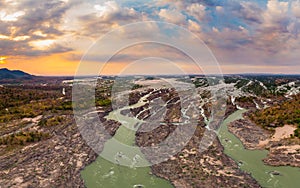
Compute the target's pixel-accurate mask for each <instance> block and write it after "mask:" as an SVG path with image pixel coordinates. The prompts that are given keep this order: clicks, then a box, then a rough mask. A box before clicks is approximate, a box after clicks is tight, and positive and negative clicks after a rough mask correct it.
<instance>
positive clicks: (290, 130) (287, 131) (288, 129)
mask: <svg viewBox="0 0 300 188" xmlns="http://www.w3.org/2000/svg"><path fill="white" fill-rule="evenodd" d="M294 130H296V127H294V126H293V125H284V126H283V127H277V128H276V129H275V133H274V135H273V136H272V137H271V138H269V139H266V140H262V141H259V144H258V146H259V147H263V146H266V145H267V144H268V143H269V142H270V141H279V140H282V139H284V138H290V137H291V134H294Z"/></svg>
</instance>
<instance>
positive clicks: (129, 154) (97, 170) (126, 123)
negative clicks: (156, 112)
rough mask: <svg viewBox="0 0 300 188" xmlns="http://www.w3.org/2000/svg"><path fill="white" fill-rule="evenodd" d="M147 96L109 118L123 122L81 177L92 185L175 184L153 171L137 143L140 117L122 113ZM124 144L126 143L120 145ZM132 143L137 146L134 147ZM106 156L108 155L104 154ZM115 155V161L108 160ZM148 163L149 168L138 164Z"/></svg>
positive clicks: (164, 187) (166, 187) (160, 187)
mask: <svg viewBox="0 0 300 188" xmlns="http://www.w3.org/2000/svg"><path fill="white" fill-rule="evenodd" d="M146 97H147V96H145V97H143V98H141V99H140V101H139V102H138V103H137V104H135V105H132V106H128V107H125V108H122V109H118V110H115V111H112V112H111V113H110V114H109V115H108V116H107V117H106V118H107V119H112V120H116V121H119V122H121V123H122V126H121V127H119V129H118V130H117V132H116V134H115V135H114V137H113V138H111V139H110V140H108V141H107V142H106V143H105V145H104V149H103V151H102V153H101V155H99V157H98V158H97V159H96V161H95V162H93V163H92V164H90V165H89V166H87V167H86V168H85V169H84V170H83V171H82V172H81V176H82V178H83V179H84V181H85V185H86V187H88V188H118V187H122V188H141V187H145V188H172V187H173V185H172V184H171V183H170V182H168V181H167V180H164V179H162V178H159V177H156V176H154V175H152V174H151V169H150V167H149V166H148V162H147V160H146V159H145V156H144V155H143V153H142V152H141V151H140V149H139V148H138V147H134V146H135V132H136V131H135V130H136V127H135V126H136V125H137V124H138V123H141V121H140V120H137V119H136V118H130V117H127V116H124V115H122V114H121V113H120V112H121V111H122V110H125V109H129V108H134V107H138V106H142V105H144V104H145V103H144V102H143V101H144V99H145V98H146ZM120 143H122V144H120ZM132 146H133V147H134V148H132ZM102 156H104V158H103V157H102ZM105 158H106V159H108V158H112V159H111V160H112V161H114V162H110V161H108V160H106V159H105ZM136 166H146V167H136Z"/></svg>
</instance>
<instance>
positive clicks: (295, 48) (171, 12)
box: [0, 0, 300, 75]
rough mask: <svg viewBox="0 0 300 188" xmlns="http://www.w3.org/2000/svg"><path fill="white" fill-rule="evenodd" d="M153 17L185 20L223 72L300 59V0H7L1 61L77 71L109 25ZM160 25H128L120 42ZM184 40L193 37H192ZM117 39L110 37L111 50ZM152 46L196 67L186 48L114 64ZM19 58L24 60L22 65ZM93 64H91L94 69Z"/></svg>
mask: <svg viewBox="0 0 300 188" xmlns="http://www.w3.org/2000/svg"><path fill="white" fill-rule="evenodd" d="M33 7H39V8H38V9H36V8H33ZM153 20H154V21H164V22H170V23H173V24H177V25H180V26H182V27H184V28H186V29H188V30H189V31H191V32H192V33H194V34H195V35H197V36H198V37H199V38H200V39H201V40H203V41H204V43H205V44H206V45H207V46H208V47H209V48H210V49H211V50H212V52H213V53H214V55H215V56H216V57H217V59H218V60H219V63H220V65H221V66H222V67H223V68H224V71H225V73H226V72H230V73H232V72H242V71H247V70H249V71H253V72H255V71H256V69H255V68H254V67H255V66H257V67H260V68H259V69H257V70H259V71H260V72H264V69H265V72H278V71H284V70H286V71H290V72H291V71H294V70H295V69H293V68H290V67H296V66H298V65H299V59H300V54H299V50H300V43H299V37H300V35H299V34H300V1H298V0H295V1H288V0H267V1H258V0H254V1H248V0H224V1H196V0H186V1H171V0H154V1H138V3H135V2H134V1H113V0H110V1H105V0H100V1H92V0H87V1H82V0H60V1H56V0H49V1H37V0H26V1H13V0H3V1H1V8H0V24H1V27H0V52H1V61H0V63H1V64H2V67H4V66H7V67H9V66H11V67H12V68H19V69H27V70H29V71H33V72H32V73H35V72H34V71H36V70H35V69H31V68H30V67H29V66H33V64H32V62H36V59H40V60H41V59H42V60H43V61H42V62H44V63H42V64H41V65H39V66H38V67H39V70H38V71H37V73H38V74H48V75H49V74H55V72H57V73H59V74H64V72H65V74H72V72H73V73H74V72H75V70H76V68H75V67H76V66H74V64H77V63H78V62H79V61H80V59H81V57H82V56H83V55H84V53H85V52H86V50H87V49H88V48H89V47H90V45H92V43H93V42H95V41H97V39H99V38H101V37H103V36H104V35H105V34H106V33H107V32H109V31H111V30H112V29H116V28H119V27H121V26H123V25H126V24H130V23H136V22H140V21H153ZM158 27H159V26H157V25H153V24H152V25H149V28H145V32H140V33H138V34H137V33H135V32H131V31H128V32H123V33H120V35H119V36H118V37H119V38H120V42H122V41H121V40H126V38H130V37H133V38H137V39H139V40H143V39H147V38H148V37H149V36H148V35H149V34H153V33H155V34H157V35H160V34H161V33H158V31H159V28H158ZM167 34H169V35H170V36H171V35H172V33H167ZM178 37H182V38H184V37H185V36H178ZM186 43H187V45H188V44H189V41H188V39H187V40H186ZM114 45H115V44H109V43H108V44H107V49H110V48H112V47H113V46H114ZM147 50H148V52H151V54H152V55H153V56H155V57H167V58H168V59H169V60H172V61H176V62H178V63H179V62H180V63H181V65H182V66H183V64H184V67H185V68H186V69H189V70H192V68H188V65H189V63H188V62H187V61H186V60H184V57H183V56H182V54H180V53H174V52H170V51H168V50H166V49H162V48H159V47H156V48H147V46H139V47H136V48H135V49H132V50H131V51H127V52H126V53H125V52H124V54H120V55H119V56H116V57H115V59H114V61H113V66H110V67H111V68H113V69H118V70H119V69H120V68H117V66H118V64H119V66H121V67H122V66H124V67H126V65H125V64H126V63H127V64H129V63H131V61H136V60H138V59H139V58H145V57H146V56H147V53H146V52H147ZM105 53H106V52H105V51H103V52H101V53H100V54H97V56H95V57H92V58H96V59H97V58H98V59H99V58H100V59H101V57H103V56H104V55H105ZM6 57H9V58H6ZM51 58H52V59H51ZM20 59H22V61H21V62H22V63H19V64H18V65H17V64H16V62H20ZM46 59H47V61H46ZM52 61H53V63H51V62H52ZM185 61H186V62H185ZM5 62H6V63H5ZM93 62H94V61H93ZM147 62H148V64H150V63H149V61H145V63H144V64H146V63H147ZM184 62H185V63H184ZM4 63H5V64H4ZM56 64H57V65H56ZM58 64H59V65H58ZM62 64H64V65H62ZM68 66H69V67H70V69H68V68H67V67H68ZM93 66H94V65H93V64H92V63H91V68H93ZM164 66H165V64H164ZM165 67H166V66H165ZM191 67H192V66H191ZM279 67H280V68H279ZM284 67H285V68H284ZM50 68H51V69H52V70H51V71H50ZM60 69H61V70H60ZM67 69H68V71H66V70H67ZM54 70H55V71H54ZM299 70H300V69H299ZM50 72H51V73H50ZM67 72H68V73H67ZM108 72H109V71H108Z"/></svg>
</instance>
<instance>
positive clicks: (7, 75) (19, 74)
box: [0, 68, 33, 80]
mask: <svg viewBox="0 0 300 188" xmlns="http://www.w3.org/2000/svg"><path fill="white" fill-rule="evenodd" d="M32 77H33V75H30V74H28V73H26V72H23V71H20V70H8V69H7V68H2V69H0V79H1V80H3V79H17V78H32Z"/></svg>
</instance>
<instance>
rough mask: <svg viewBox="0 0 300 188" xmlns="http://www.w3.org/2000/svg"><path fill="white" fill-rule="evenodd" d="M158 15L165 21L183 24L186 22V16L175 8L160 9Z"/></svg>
mask: <svg viewBox="0 0 300 188" xmlns="http://www.w3.org/2000/svg"><path fill="white" fill-rule="evenodd" d="M158 15H159V16H160V17H161V18H162V19H163V20H165V21H167V22H170V23H174V24H182V23H183V22H185V19H186V18H185V16H184V15H183V14H182V13H180V12H179V11H177V10H175V9H171V10H169V9H160V11H159V13H158Z"/></svg>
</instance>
